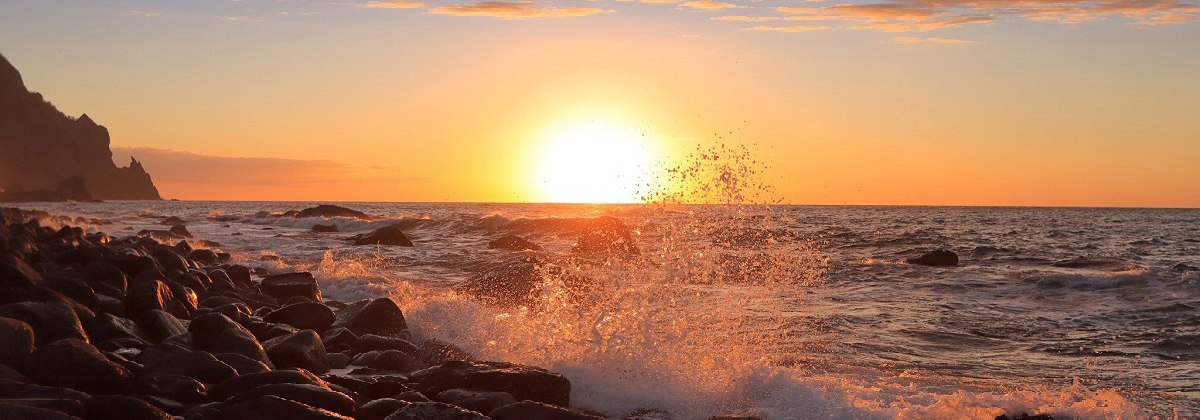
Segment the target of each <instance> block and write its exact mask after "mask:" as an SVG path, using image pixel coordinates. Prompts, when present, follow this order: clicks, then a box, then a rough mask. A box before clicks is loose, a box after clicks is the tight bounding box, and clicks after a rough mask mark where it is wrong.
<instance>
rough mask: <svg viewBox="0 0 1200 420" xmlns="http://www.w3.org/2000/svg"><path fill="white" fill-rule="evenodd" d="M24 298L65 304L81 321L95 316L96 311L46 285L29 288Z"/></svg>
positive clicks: (31, 300)
mask: <svg viewBox="0 0 1200 420" xmlns="http://www.w3.org/2000/svg"><path fill="white" fill-rule="evenodd" d="M42 283H45V282H42ZM24 300H26V301H30V302H58V303H62V304H64V305H67V306H68V307H70V308H71V311H72V312H75V316H76V317H77V318H79V321H81V322H87V321H88V320H90V319H92V318H95V317H96V313H95V312H92V310H91V309H88V307H87V306H84V305H83V304H82V303H79V302H77V301H75V300H74V299H71V298H69V297H67V296H64V295H63V294H62V293H59V292H58V291H55V290H53V289H49V288H46V287H42V286H36V287H34V288H33V290H30V291H29V293H28V294H27V295H25V297H24Z"/></svg>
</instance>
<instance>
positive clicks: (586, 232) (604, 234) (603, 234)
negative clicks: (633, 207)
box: [571, 216, 638, 254]
mask: <svg viewBox="0 0 1200 420" xmlns="http://www.w3.org/2000/svg"><path fill="white" fill-rule="evenodd" d="M571 250H572V251H574V252H584V253H587V252H615V253H622V254H637V253H638V249H637V246H636V245H635V244H634V243H633V236H632V235H630V233H629V228H627V227H625V223H623V222H621V220H620V219H617V218H615V217H612V216H601V217H597V218H595V219H591V220H588V221H587V222H586V223H584V225H583V232H582V233H580V235H579V240H578V241H576V242H575V246H574V247H572V248H571Z"/></svg>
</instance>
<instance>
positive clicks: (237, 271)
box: [225, 265, 254, 287]
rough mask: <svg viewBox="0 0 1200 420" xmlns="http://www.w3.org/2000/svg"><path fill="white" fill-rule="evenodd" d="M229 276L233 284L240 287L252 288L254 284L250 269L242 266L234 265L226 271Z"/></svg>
mask: <svg viewBox="0 0 1200 420" xmlns="http://www.w3.org/2000/svg"><path fill="white" fill-rule="evenodd" d="M225 272H226V273H228V274H229V279H230V280H233V284H236V285H239V286H245V287H250V286H251V285H253V284H254V280H253V276H251V275H250V268H248V267H246V266H242V265H234V266H230V267H229V268H227V269H225Z"/></svg>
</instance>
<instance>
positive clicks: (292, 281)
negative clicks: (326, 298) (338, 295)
mask: <svg viewBox="0 0 1200 420" xmlns="http://www.w3.org/2000/svg"><path fill="white" fill-rule="evenodd" d="M258 287H259V289H260V290H262V292H263V293H265V294H267V295H268V296H271V297H273V298H275V299H287V298H290V297H293V296H303V297H305V298H308V300H311V301H313V302H320V301H321V288H320V286H317V279H315V278H313V275H312V273H309V272H300V273H287V274H279V275H274V276H269V277H267V278H264V279H263V280H262V283H259V285H258Z"/></svg>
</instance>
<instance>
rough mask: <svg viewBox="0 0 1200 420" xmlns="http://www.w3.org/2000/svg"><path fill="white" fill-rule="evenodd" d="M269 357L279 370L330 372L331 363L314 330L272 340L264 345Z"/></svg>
mask: <svg viewBox="0 0 1200 420" xmlns="http://www.w3.org/2000/svg"><path fill="white" fill-rule="evenodd" d="M263 347H265V348H266V349H267V356H268V357H270V358H271V362H273V363H274V364H275V366H276V367H277V368H279V369H293V368H301V369H305V370H308V371H311V372H314V373H325V372H329V361H328V359H327V357H326V356H327V353H326V352H325V345H324V344H323V343H321V337H320V336H319V335H317V333H316V332H315V331H313V330H303V331H297V332H295V333H292V334H289V335H285V336H281V337H276V338H272V339H270V340H267V341H266V342H265V343H263Z"/></svg>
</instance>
